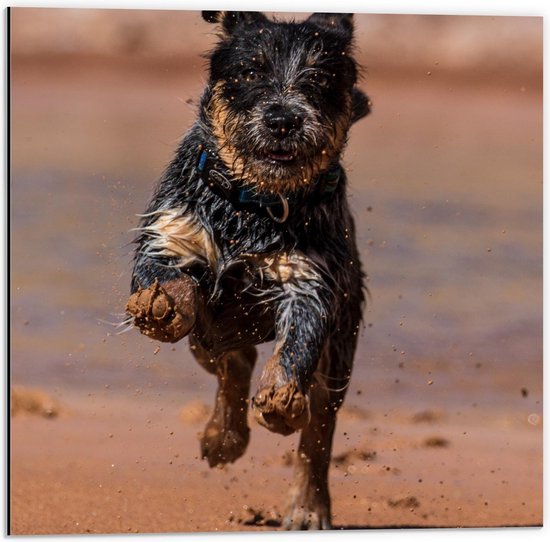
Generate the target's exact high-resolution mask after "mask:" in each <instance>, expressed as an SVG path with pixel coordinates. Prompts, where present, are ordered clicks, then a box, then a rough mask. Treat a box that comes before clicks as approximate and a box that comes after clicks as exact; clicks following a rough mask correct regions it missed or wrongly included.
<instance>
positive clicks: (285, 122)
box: [264, 107, 303, 139]
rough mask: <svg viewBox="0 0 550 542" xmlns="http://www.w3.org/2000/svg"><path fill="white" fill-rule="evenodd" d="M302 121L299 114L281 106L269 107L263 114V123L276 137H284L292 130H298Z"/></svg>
mask: <svg viewBox="0 0 550 542" xmlns="http://www.w3.org/2000/svg"><path fill="white" fill-rule="evenodd" d="M302 122H303V119H302V117H301V116H300V115H299V114H297V113H294V112H292V111H289V110H288V109H284V108H282V107H274V108H272V109H269V110H268V111H267V112H266V113H265V115H264V124H265V125H266V126H267V128H268V130H269V131H270V132H271V134H272V135H273V136H275V137H276V138H278V139H284V138H285V137H287V136H288V135H289V134H291V133H292V131H295V130H299V129H300V127H301V126H302Z"/></svg>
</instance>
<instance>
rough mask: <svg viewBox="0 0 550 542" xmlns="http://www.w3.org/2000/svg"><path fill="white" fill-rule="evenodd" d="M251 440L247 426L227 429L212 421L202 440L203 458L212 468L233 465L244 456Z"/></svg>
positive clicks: (207, 426)
mask: <svg viewBox="0 0 550 542" xmlns="http://www.w3.org/2000/svg"><path fill="white" fill-rule="evenodd" d="M249 439H250V430H249V429H248V427H246V426H243V427H239V428H225V427H220V426H219V425H218V424H217V423H216V422H214V421H211V422H209V423H208V424H207V425H206V428H205V430H204V434H203V435H202V438H201V455H202V458H203V459H206V460H207V461H208V465H209V466H210V467H216V466H218V465H220V466H223V465H225V464H227V463H233V462H234V461H236V460H237V459H239V457H241V456H242V455H243V454H244V452H245V450H246V447H247V446H248V441H249Z"/></svg>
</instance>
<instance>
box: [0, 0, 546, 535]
mask: <svg viewBox="0 0 550 542" xmlns="http://www.w3.org/2000/svg"><path fill="white" fill-rule="evenodd" d="M0 2H1V3H0V5H1V7H2V8H4V10H5V8H6V7H7V6H12V7H44V8H55V7H58V8H61V7H72V8H120V9H180V10H181V9H185V10H201V9H219V8H221V7H223V8H225V9H248V10H258V9H261V10H263V11H279V12H281V11H289V12H291V11H295V12H296V11H300V12H311V11H339V12H350V13H351V12H355V13H416V14H448V15H466V14H468V15H495V16H496V15H509V16H510V15H511V16H546V15H547V14H548V12H549V11H548V6H549V5H550V4H549V3H548V2H546V1H543V0H521V1H519V0H477V1H472V0H463V1H458V0H438V1H437V3H434V2H433V0H432V1H426V0H423V1H419V0H409V1H407V0H385V1H380V0H378V1H374V0H372V1H369V0H363V1H360V0H340V1H339V2H338V3H335V2H330V1H328V0H299V1H298V2H297V1H296V0H277V1H266V0H201V1H198V0H179V1H177V0H160V1H159V2H153V1H151V0H128V1H121V0H118V1H116V2H115V1H103V2H100V1H68V0H64V1H47V0H31V1H26V0H19V1H15V2H11V3H9V2H4V1H1V0H0ZM2 15H3V17H2V25H4V24H5V20H6V13H5V11H4V12H3V14H2ZM544 26H545V27H546V24H544ZM3 30H5V27H4V28H3ZM1 34H2V39H1V43H0V63H1V69H2V82H3V90H4V93H3V96H4V102H3V107H4V109H3V115H2V118H3V119H4V123H5V118H6V117H5V105H4V104H5V96H6V80H5V75H4V74H5V70H6V63H5V62H6V61H5V58H6V47H5V32H2V33H1ZM544 49H545V51H544V52H545V55H544V57H545V59H546V58H547V57H548V55H547V54H546V53H547V47H546V40H545V46H544ZM545 68H546V62H545ZM545 72H546V69H545ZM545 80H546V77H545ZM545 88H546V85H545ZM545 95H546V93H545ZM545 102H546V100H545ZM546 124H547V123H546V115H545V122H544V125H545V126H546ZM4 133H5V132H4V131H3V132H2V134H4ZM546 140H547V139H546V138H545V139H544V141H545V143H544V151H545V153H544V154H545V156H547V153H546V150H547V148H548V147H547V143H546ZM2 143H3V144H2V145H1V146H0V161H1V163H2V166H3V171H5V170H6V169H5V168H6V148H5V141H4V135H2ZM4 183H7V180H6V179H5V180H4ZM4 186H5V184H4ZM546 192H547V191H546V190H545V197H544V202H545V203H546V200H547V197H546ZM545 207H546V205H545ZM0 220H1V221H2V222H1V223H2V227H3V226H4V224H5V223H6V222H5V221H6V216H5V207H4V205H0ZM544 232H545V233H547V228H546V221H545V228H544ZM0 249H1V250H2V254H5V250H6V246H5V235H3V236H1V237H0ZM5 269H6V267H5V266H4V267H2V268H0V279H1V280H2V287H1V288H0V307H2V308H4V307H6V299H5V288H4V284H5V280H6V277H5V274H4V273H5ZM545 278H546V273H545ZM544 297H545V301H546V297H547V296H546V292H545V296H544ZM546 305H547V304H546V303H545V307H546ZM2 324H4V325H2V326H1V331H0V333H1V338H2V345H3V346H4V351H5V344H6V343H5V340H6V339H5V336H4V333H5V329H6V328H5V323H4V322H2ZM544 327H545V330H546V327H547V326H546V322H545V326H544ZM545 335H546V333H545ZM4 367H5V365H4V366H3V371H2V382H3V384H4V385H3V392H5V390H6V388H7V383H6V382H5V381H4V380H5V376H4V375H5V369H4ZM545 375H546V372H545ZM547 381H548V379H547V378H546V376H545V384H546V383H547ZM545 388H546V389H548V387H547V386H545ZM545 410H546V409H545ZM0 415H2V420H3V422H4V425H3V428H4V434H5V420H6V415H7V413H6V412H5V396H4V393H2V400H1V402H0ZM545 444H547V439H546V435H545ZM545 449H548V447H547V446H545ZM3 450H4V452H3V459H4V463H3V469H2V471H1V475H0V476H1V477H2V482H4V475H5V468H6V467H5V466H6V446H4V448H3ZM518 460H521V459H520V458H518ZM545 478H546V477H545ZM2 489H3V491H2V493H1V494H0V506H1V507H2V516H0V517H2V527H3V531H4V532H5V525H4V519H5V517H6V516H5V503H4V498H5V483H2ZM545 489H547V485H546V484H545ZM547 494H548V491H545V492H544V496H545V498H544V502H545V504H548V499H547V498H546V496H547ZM544 508H545V511H546V510H547V506H545V507H544ZM544 515H545V517H547V516H548V514H546V513H545V514H544ZM545 531H548V529H547V528H546V529H545V528H542V529H521V530H517V529H464V530H460V529H453V530H450V529H447V530H440V529H434V530H418V531H417V530H406V531H395V530H394V531H368V532H365V531H358V532H353V531H351V532H350V531H348V532H342V533H326V534H318V533H315V534H313V533H311V534H309V535H308V534H306V533H295V534H294V533H289V534H282V533H281V534H278V533H277V534H275V533H273V534H271V533H262V534H259V533H250V534H247V533H234V534H228V535H221V534H204V535H198V534H185V535H178V538H179V537H182V538H183V539H184V540H185V541H202V542H209V541H217V540H220V539H224V540H226V539H228V540H230V539H234V540H236V537H237V536H243V535H245V537H246V538H247V539H249V540H255V539H261V540H265V539H266V538H272V539H274V540H299V539H300V540H304V539H303V538H301V537H303V536H306V537H307V540H313V538H312V537H313V536H322V540H327V541H332V540H346V541H364V540H365V539H368V541H369V542H370V541H373V542H376V541H378V540H384V541H390V542H392V541H394V540H405V541H406V542H416V541H424V540H438V541H439V540H440V539H441V538H442V537H443V538H445V539H454V540H456V539H457V538H458V539H460V540H464V538H466V537H468V539H469V540H474V541H475V540H483V541H493V540H495V541H498V542H508V541H510V542H512V541H515V540H517V539H518V538H521V539H522V540H524V541H526V540H533V539H534V540H540V539H544V538H545V537H547V536H548V533H547V534H546V535H544V532H545ZM89 536H91V535H89ZM169 536H170V535H141V537H144V538H146V540H148V541H157V540H158V541H166V540H167V539H168V537H169ZM172 536H173V535H172ZM19 538H27V537H19ZM73 538H74V539H75V540H78V539H80V540H82V539H83V538H85V537H78V539H77V538H76V537H72V536H63V537H57V536H49V537H48V540H57V539H59V540H64V541H65V540H72V539H73ZM86 538H87V537H86ZM118 538H119V537H115V536H102V537H101V540H116V539H118Z"/></svg>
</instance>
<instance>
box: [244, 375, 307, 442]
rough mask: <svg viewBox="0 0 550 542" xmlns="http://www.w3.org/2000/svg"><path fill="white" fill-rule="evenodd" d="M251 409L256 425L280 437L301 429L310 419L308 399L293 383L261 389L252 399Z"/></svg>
mask: <svg viewBox="0 0 550 542" xmlns="http://www.w3.org/2000/svg"><path fill="white" fill-rule="evenodd" d="M253 407H254V414H255V417H256V420H257V421H258V423H260V424H261V425H263V426H264V427H266V428H267V429H269V430H270V431H272V432H274V433H280V434H282V435H290V434H291V433H294V431H297V430H299V429H303V428H304V427H305V426H306V425H307V424H308V423H309V420H310V417H311V415H310V410H309V399H308V397H307V395H304V394H303V393H302V392H301V391H299V390H298V388H297V387H296V383H295V382H290V383H289V384H285V385H284V386H281V387H280V388H276V387H275V386H270V387H268V388H263V389H261V390H260V391H259V392H258V393H257V394H256V396H255V397H254V399H253Z"/></svg>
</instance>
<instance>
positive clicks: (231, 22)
mask: <svg viewBox="0 0 550 542" xmlns="http://www.w3.org/2000/svg"><path fill="white" fill-rule="evenodd" d="M202 18H203V19H204V20H205V21H206V22H208V23H220V24H221V25H222V28H223V30H224V31H225V33H226V34H227V35H231V34H232V33H233V32H234V30H235V29H236V28H237V27H239V26H241V25H247V24H252V23H255V22H258V21H266V20H267V17H266V16H265V15H264V14H263V13H260V12H259V11H203V12H202Z"/></svg>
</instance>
